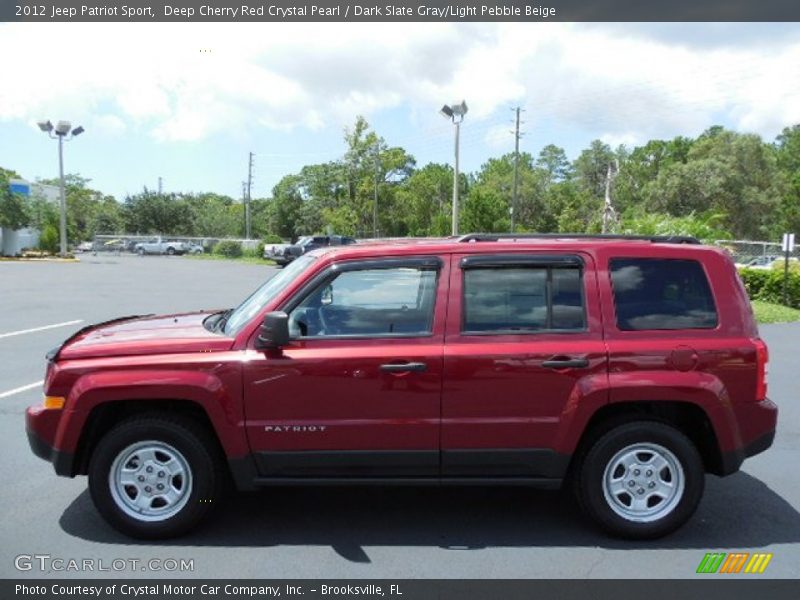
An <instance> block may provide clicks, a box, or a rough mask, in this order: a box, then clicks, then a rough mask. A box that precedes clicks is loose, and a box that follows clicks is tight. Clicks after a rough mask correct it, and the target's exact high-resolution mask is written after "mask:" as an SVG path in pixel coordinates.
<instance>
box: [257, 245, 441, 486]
mask: <svg viewBox="0 0 800 600" xmlns="http://www.w3.org/2000/svg"><path fill="white" fill-rule="evenodd" d="M447 277H448V268H447V265H446V264H445V263H444V262H443V261H442V260H441V259H440V258H438V257H411V258H399V259H396V258H393V259H385V260H380V259H378V260H374V259H371V260H369V261H351V262H344V263H339V264H334V265H332V266H331V267H329V268H328V269H327V270H326V271H325V272H323V273H322V274H321V275H319V276H317V277H315V278H314V279H313V281H312V282H311V283H310V284H309V285H308V286H306V288H305V289H303V290H301V291H300V292H299V293H298V294H297V295H296V297H295V298H293V299H292V300H290V301H289V303H288V304H287V305H286V306H285V307H284V308H283V310H285V311H286V312H287V313H289V326H290V331H291V333H292V341H291V343H290V344H289V345H288V346H287V347H285V348H284V349H283V350H282V351H281V352H280V353H277V354H276V353H272V354H269V353H261V352H257V351H255V350H253V349H250V350H248V351H247V353H248V358H249V360H247V361H246V362H245V367H244V398H245V410H246V415H247V417H246V418H247V432H248V438H249V441H250V445H251V448H252V449H253V451H254V453H255V456H256V461H257V464H258V469H259V472H260V474H261V476H263V477H321V478H322V477H350V478H352V477H386V476H395V477H402V476H405V477H428V476H430V477H436V476H438V474H439V417H440V415H439V410H440V400H441V389H442V364H443V339H444V319H445V312H446V302H447V284H448V279H447Z"/></svg>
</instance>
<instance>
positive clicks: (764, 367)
mask: <svg viewBox="0 0 800 600" xmlns="http://www.w3.org/2000/svg"><path fill="white" fill-rule="evenodd" d="M753 343H754V344H755V346H756V401H757V402H761V401H762V400H764V399H766V397H767V374H768V373H769V350H767V345H766V344H765V343H764V341H763V340H760V339H754V340H753Z"/></svg>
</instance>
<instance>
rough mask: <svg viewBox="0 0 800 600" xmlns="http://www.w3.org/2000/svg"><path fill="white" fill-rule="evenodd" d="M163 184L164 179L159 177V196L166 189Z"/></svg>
mask: <svg viewBox="0 0 800 600" xmlns="http://www.w3.org/2000/svg"><path fill="white" fill-rule="evenodd" d="M163 184H164V180H163V179H162V178H161V177H159V178H158V195H159V196H160V195H161V194H162V193H163V190H164V187H163Z"/></svg>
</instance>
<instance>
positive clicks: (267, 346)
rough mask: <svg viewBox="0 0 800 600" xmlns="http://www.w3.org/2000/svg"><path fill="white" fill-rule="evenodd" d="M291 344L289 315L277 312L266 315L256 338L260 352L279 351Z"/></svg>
mask: <svg viewBox="0 0 800 600" xmlns="http://www.w3.org/2000/svg"><path fill="white" fill-rule="evenodd" d="M288 343H289V315H287V314H286V313H285V312H281V311H276V312H270V313H267V314H266V315H264V322H263V323H261V329H260V330H259V332H258V337H257V338H256V348H257V349H258V350H277V349H278V348H282V347H283V346H286V345H287V344H288Z"/></svg>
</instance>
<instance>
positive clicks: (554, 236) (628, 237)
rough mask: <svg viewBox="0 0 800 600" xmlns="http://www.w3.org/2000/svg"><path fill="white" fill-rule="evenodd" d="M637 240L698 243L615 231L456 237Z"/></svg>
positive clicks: (693, 239) (478, 239) (465, 237)
mask: <svg viewBox="0 0 800 600" xmlns="http://www.w3.org/2000/svg"><path fill="white" fill-rule="evenodd" d="M562 238H563V239H579V240H638V241H642V242H653V243H658V244H700V243H701V242H700V240H698V239H697V238H696V237H693V236H690V235H623V234H616V233H467V234H466V235H462V236H461V237H459V238H458V241H459V242H498V241H500V240H537V239H540V240H547V239H562Z"/></svg>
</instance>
